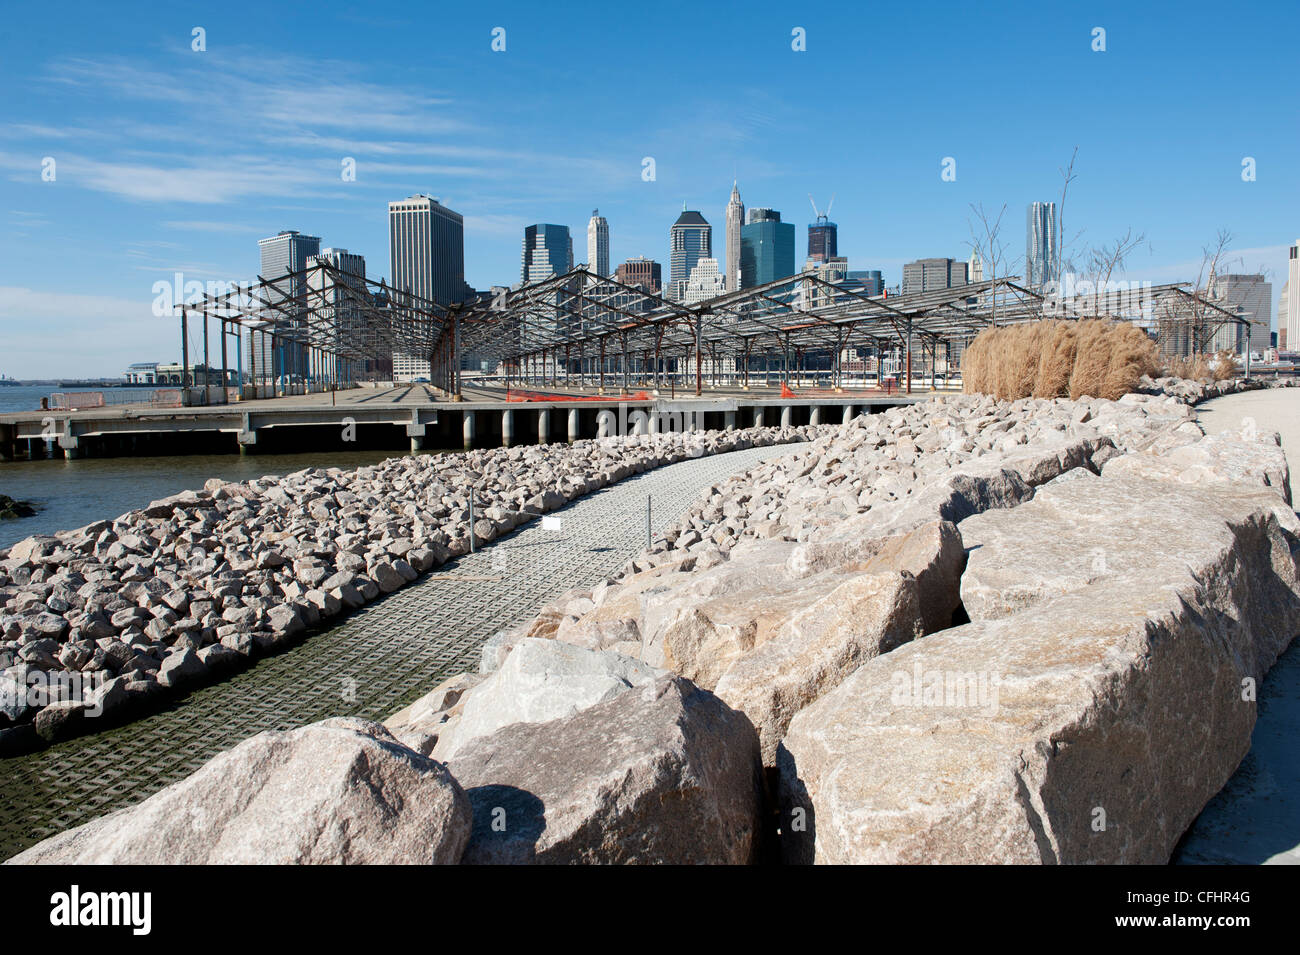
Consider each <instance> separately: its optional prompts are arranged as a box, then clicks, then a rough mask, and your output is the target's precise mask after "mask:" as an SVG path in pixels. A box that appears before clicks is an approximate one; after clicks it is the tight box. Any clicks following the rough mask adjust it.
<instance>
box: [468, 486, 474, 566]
mask: <svg viewBox="0 0 1300 955" xmlns="http://www.w3.org/2000/svg"><path fill="white" fill-rule="evenodd" d="M474 551H475V547H474V492H473V491H470V492H469V552H470V553H471V554H472V553H474Z"/></svg>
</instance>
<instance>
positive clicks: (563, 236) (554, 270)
mask: <svg viewBox="0 0 1300 955" xmlns="http://www.w3.org/2000/svg"><path fill="white" fill-rule="evenodd" d="M588 264H594V263H588ZM605 266H606V268H608V267H609V249H608V247H606V250H605ZM572 268H573V238H572V237H571V236H570V235H569V227H568V226H567V225H553V224H551V223H549V222H539V223H537V224H536V225H530V226H528V227H527V228H526V229H524V253H523V261H522V266H521V270H520V276H521V278H522V280H523V282H524V284H525V285H527V284H529V283H531V282H540V281H542V280H543V279H545V278H548V277H549V276H552V275H563V274H564V273H565V272H568V271H570V270H571V269H572ZM601 274H602V275H603V274H604V273H603V272H602V273H601Z"/></svg>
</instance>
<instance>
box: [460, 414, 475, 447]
mask: <svg viewBox="0 0 1300 955" xmlns="http://www.w3.org/2000/svg"><path fill="white" fill-rule="evenodd" d="M460 430H461V434H462V435H463V436H464V438H465V450H466V451H468V450H470V449H471V448H472V447H474V412H472V411H462V412H461V415H460Z"/></svg>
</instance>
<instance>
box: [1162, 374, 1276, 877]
mask: <svg viewBox="0 0 1300 955" xmlns="http://www.w3.org/2000/svg"><path fill="white" fill-rule="evenodd" d="M1197 410H1198V416H1199V419H1200V422H1201V427H1203V428H1204V429H1205V430H1206V431H1207V432H1209V433H1211V434H1215V433H1217V432H1220V431H1224V430H1227V429H1236V428H1240V427H1241V426H1242V421H1243V419H1244V418H1254V420H1255V424H1256V426H1257V427H1258V428H1259V429H1260V430H1262V431H1276V432H1278V433H1279V434H1280V435H1281V436H1282V447H1283V448H1284V449H1285V451H1286V456H1287V463H1288V464H1289V465H1290V468H1291V475H1292V483H1293V484H1294V483H1295V481H1296V480H1297V479H1296V475H1297V474H1300V388H1297V389H1290V388H1288V389H1279V390H1275V391H1254V392H1247V393H1246V394H1240V395H1229V396H1228V397H1226V398H1217V399H1215V400H1214V401H1210V402H1206V403H1205V404H1203V405H1201V406H1200V407H1199V408H1198V409H1197ZM1292 503H1293V504H1294V503H1295V497H1294V495H1293V496H1292ZM1174 861H1175V862H1177V863H1181V864H1184V865H1186V864H1206V863H1210V864H1221V863H1229V864H1230V863H1238V864H1241V863H1245V864H1251V863H1273V864H1278V863H1281V864H1292V865H1295V864H1300V640H1296V641H1295V642H1294V643H1293V644H1292V645H1291V649H1289V650H1288V651H1287V652H1286V653H1284V654H1283V655H1282V657H1281V659H1280V660H1278V662H1277V664H1276V666H1274V667H1273V669H1272V670H1271V671H1269V674H1268V676H1267V677H1266V678H1265V679H1264V683H1263V685H1262V686H1261V688H1260V695H1259V720H1258V722H1257V723H1256V724H1255V733H1254V736H1253V737H1252V738H1251V749H1250V752H1249V753H1248V754H1247V755H1246V758H1245V759H1244V760H1243V761H1242V763H1241V766H1240V767H1239V768H1238V769H1237V772H1236V773H1235V774H1234V775H1233V777H1232V779H1231V780H1229V781H1228V785H1227V786H1225V787H1224V789H1223V791H1222V792H1221V793H1219V795H1217V796H1216V797H1214V799H1213V800H1212V801H1211V802H1210V804H1209V805H1208V806H1206V807H1205V811H1204V812H1202V813H1201V815H1200V817H1199V818H1198V819H1197V820H1196V823H1195V824H1194V825H1193V826H1192V829H1191V831H1190V832H1189V833H1188V834H1187V836H1186V837H1185V838H1184V840H1183V843H1182V845H1181V846H1180V848H1179V851H1178V852H1177V853H1176V854H1175V856H1174Z"/></svg>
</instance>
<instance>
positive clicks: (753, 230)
mask: <svg viewBox="0 0 1300 955" xmlns="http://www.w3.org/2000/svg"><path fill="white" fill-rule="evenodd" d="M791 275H794V223H791V222H782V221H781V213H779V212H777V211H776V210H774V209H761V208H760V209H750V210H749V221H748V222H747V223H745V226H744V228H742V229H741V230H740V287H741V288H753V287H754V286H756V285H764V284H766V283H767V282H775V281H776V280H777V279H783V278H787V277H789V276H791Z"/></svg>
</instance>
